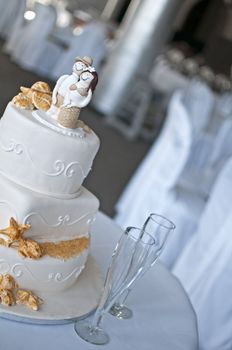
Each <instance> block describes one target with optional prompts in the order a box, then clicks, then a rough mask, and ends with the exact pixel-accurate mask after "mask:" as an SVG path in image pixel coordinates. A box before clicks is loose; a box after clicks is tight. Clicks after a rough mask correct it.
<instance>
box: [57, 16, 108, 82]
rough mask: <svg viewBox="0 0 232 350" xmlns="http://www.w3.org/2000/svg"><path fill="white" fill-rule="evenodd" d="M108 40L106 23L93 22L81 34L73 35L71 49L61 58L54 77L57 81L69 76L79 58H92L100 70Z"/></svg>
mask: <svg viewBox="0 0 232 350" xmlns="http://www.w3.org/2000/svg"><path fill="white" fill-rule="evenodd" d="M106 38H107V25H106V23H105V22H101V21H92V22H90V23H88V24H86V25H85V26H84V27H83V30H82V32H81V33H80V34H78V35H75V34H73V36H72V38H71V40H70V41H69V48H68V49H67V50H65V51H64V52H63V54H62V55H61V56H60V57H59V60H58V61H57V63H56V65H55V66H54V69H53V70H52V73H51V74H52V77H53V78H54V79H57V78H58V77H60V76H61V75H63V74H67V72H69V71H70V67H72V66H73V62H74V60H75V57H77V56H79V57H84V56H90V57H92V58H93V64H94V67H95V68H96V70H99V67H100V65H101V63H102V60H103V59H104V57H105V56H106V53H107V43H106Z"/></svg>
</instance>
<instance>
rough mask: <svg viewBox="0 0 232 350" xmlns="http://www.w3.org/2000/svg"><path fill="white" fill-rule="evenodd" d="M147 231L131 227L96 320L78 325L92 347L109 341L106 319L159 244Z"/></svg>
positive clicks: (115, 258)
mask: <svg viewBox="0 0 232 350" xmlns="http://www.w3.org/2000/svg"><path fill="white" fill-rule="evenodd" d="M143 231H144V229H142V230H141V229H139V228H136V227H128V228H127V229H126V230H125V232H124V233H123V235H122V237H121V238H120V240H119V242H118V243H117V245H116V248H115V250H114V252H113V255H112V259H111V263H110V266H109V268H108V271H107V275H106V279H105V285H104V290H103V294H102V296H101V299H100V302H99V305H98V308H97V310H96V312H95V314H94V316H93V319H92V321H91V322H87V321H86V320H80V321H77V322H76V323H75V326H74V328H75V331H76V333H77V334H78V335H79V336H80V337H81V338H82V339H84V340H86V341H88V342H90V343H92V344H106V343H108V342H109V336H108V334H107V333H106V332H105V331H104V330H103V329H102V328H101V326H100V324H101V321H102V318H103V316H104V314H105V313H107V312H108V311H109V309H110V308H111V306H112V305H113V304H114V302H115V301H116V300H117V299H118V298H119V297H120V295H121V294H122V293H123V292H124V291H125V290H126V289H127V288H129V287H130V285H131V284H132V283H133V282H134V280H136V278H138V276H139V275H140V274H141V272H142V269H143V266H144V264H145V263H146V259H147V256H148V255H149V253H150V250H151V248H152V246H153V245H154V243H155V242H154V239H153V237H152V236H150V235H149V234H146V235H144V236H142V233H144V232H143Z"/></svg>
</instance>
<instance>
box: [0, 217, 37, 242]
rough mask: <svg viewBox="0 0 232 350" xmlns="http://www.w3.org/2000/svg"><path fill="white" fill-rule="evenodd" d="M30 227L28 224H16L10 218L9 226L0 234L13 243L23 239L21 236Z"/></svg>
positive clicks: (0, 231)
mask: <svg viewBox="0 0 232 350" xmlns="http://www.w3.org/2000/svg"><path fill="white" fill-rule="evenodd" d="M30 227H31V225H29V224H22V225H20V224H18V223H17V221H16V220H15V219H14V218H12V217H11V218H10V226H9V227H7V228H4V229H2V230H0V233H1V234H3V235H7V236H8V237H9V239H10V241H11V243H13V242H14V241H17V240H20V239H23V234H24V232H25V231H26V230H28V229H29V228H30Z"/></svg>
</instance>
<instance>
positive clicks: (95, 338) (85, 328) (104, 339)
mask: <svg viewBox="0 0 232 350" xmlns="http://www.w3.org/2000/svg"><path fill="white" fill-rule="evenodd" d="M74 329H75V331H76V333H77V334H78V335H79V337H81V338H82V339H84V340H85V341H87V342H89V343H92V344H96V345H104V344H107V343H109V341H110V338H109V336H108V334H107V333H105V332H104V331H103V329H101V328H99V327H97V328H94V329H93V328H91V325H90V324H89V323H87V322H86V321H78V322H76V323H75V325H74Z"/></svg>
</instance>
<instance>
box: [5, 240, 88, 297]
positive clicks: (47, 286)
mask: <svg viewBox="0 0 232 350" xmlns="http://www.w3.org/2000/svg"><path fill="white" fill-rule="evenodd" d="M88 252H89V250H88V249H85V250H84V251H83V252H82V253H80V254H79V255H77V256H75V257H73V258H70V259H68V260H60V259H56V258H51V257H49V256H43V257H41V258H40V259H39V260H33V259H30V258H22V257H20V256H19V255H18V252H17V250H15V249H13V248H7V247H3V246H0V273H1V274H10V275H11V276H12V277H13V278H14V279H15V281H16V282H17V284H18V285H19V287H20V288H22V289H29V290H32V291H33V292H37V293H38V295H39V294H40V292H41V291H47V292H58V291H62V290H64V289H67V288H69V287H71V286H72V285H73V284H74V283H75V282H76V280H77V278H78V276H79V275H80V273H81V271H82V270H83V269H84V267H85V263H86V260H87V256H88Z"/></svg>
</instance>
